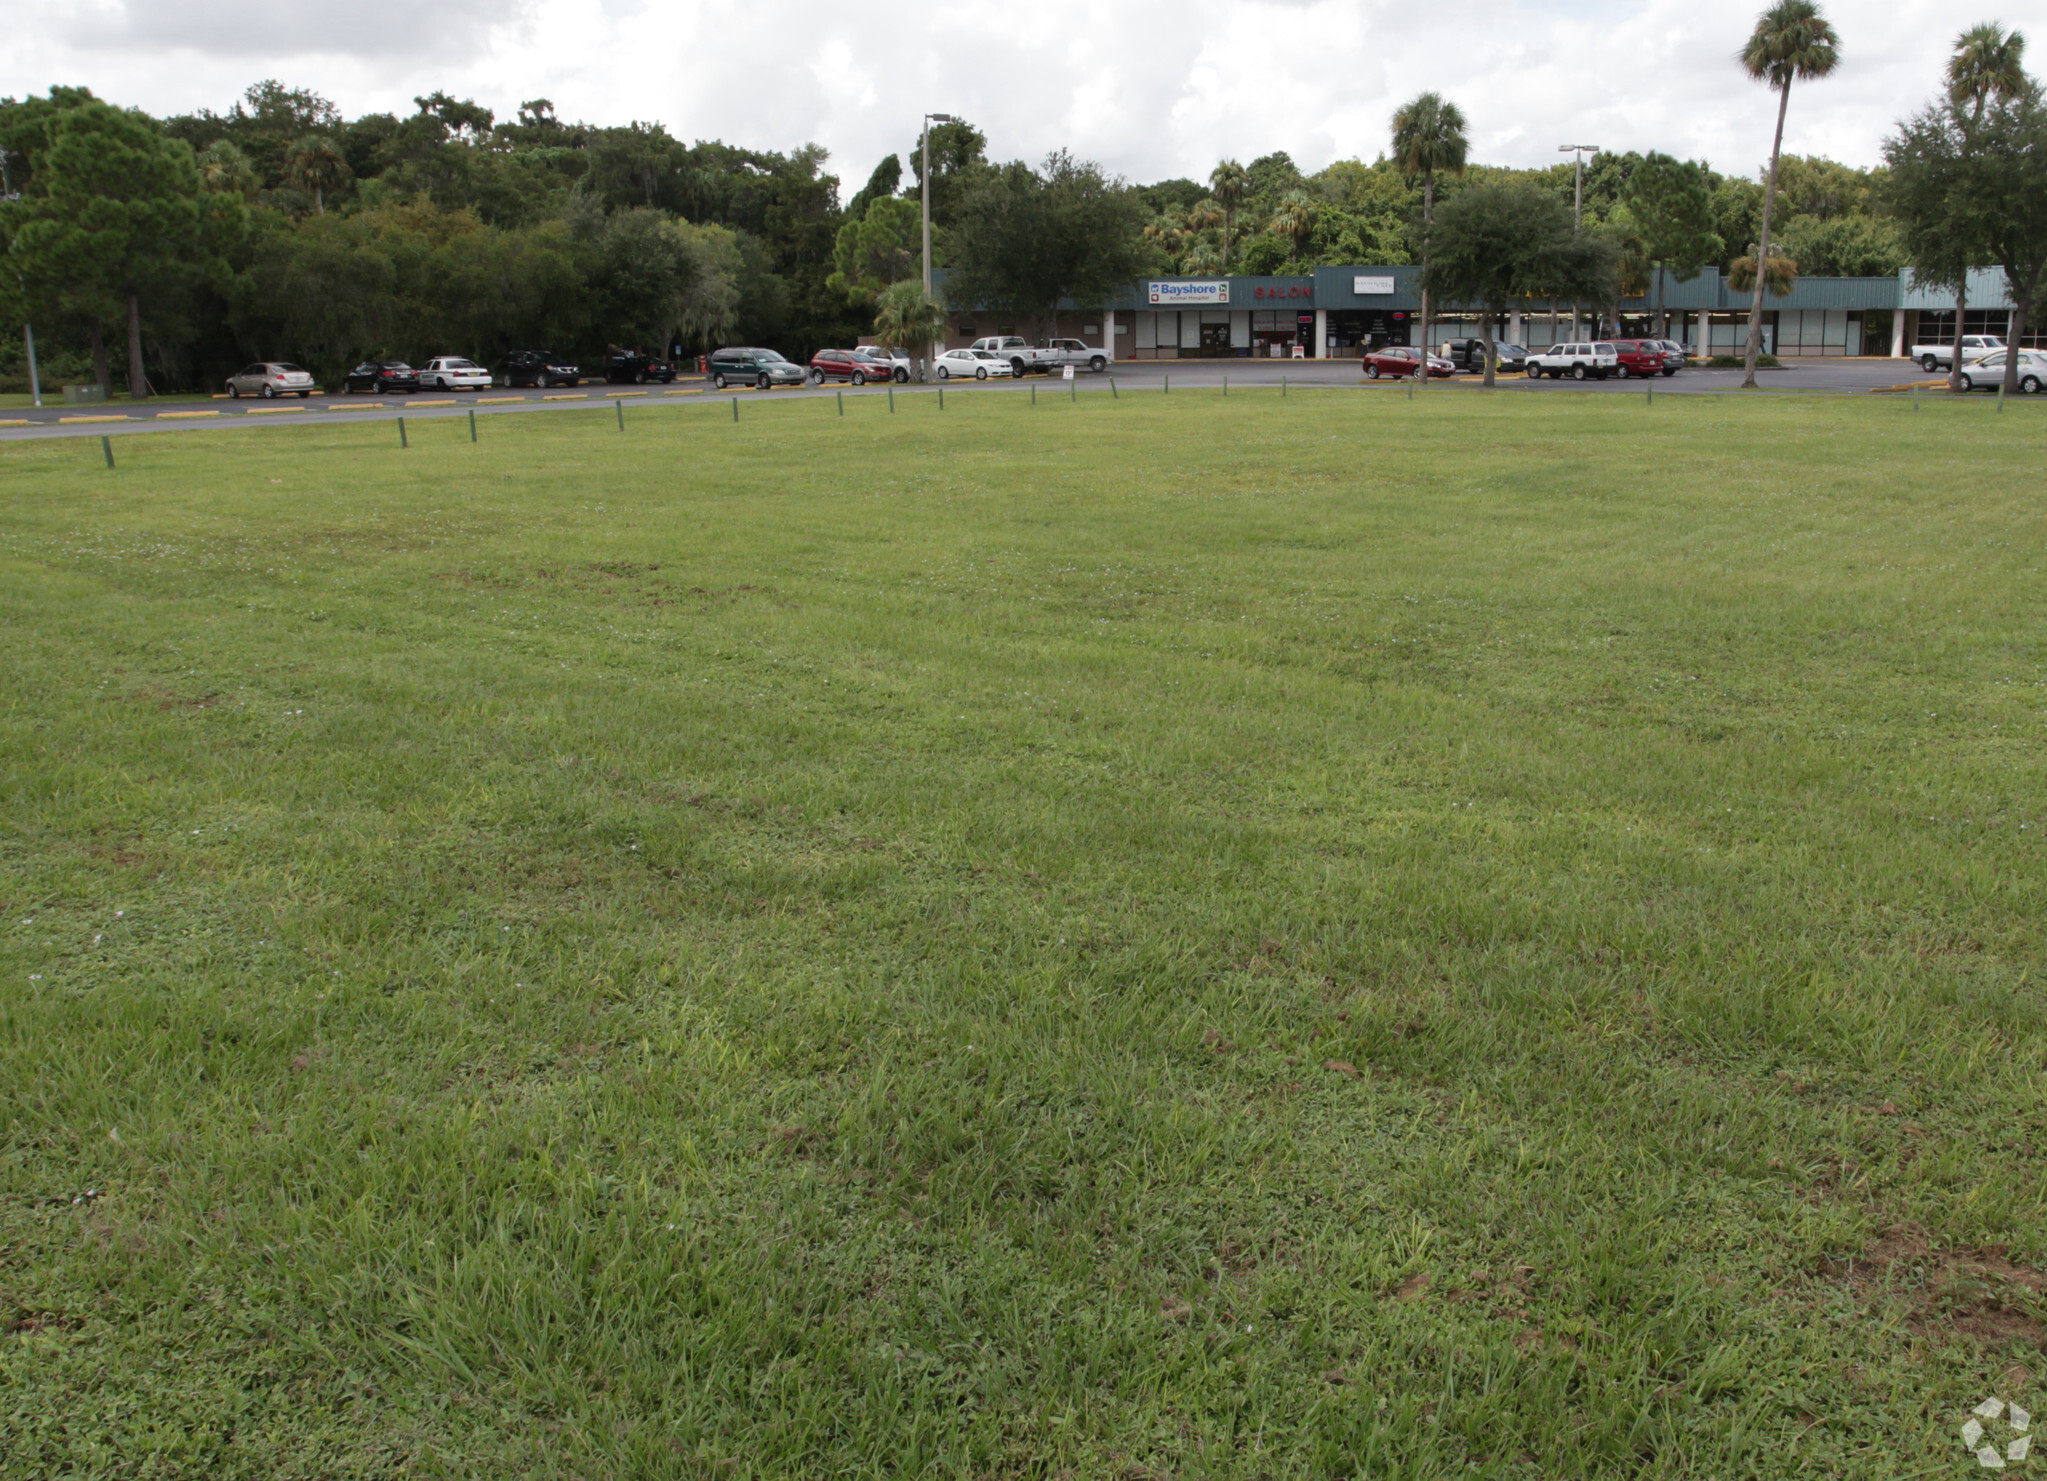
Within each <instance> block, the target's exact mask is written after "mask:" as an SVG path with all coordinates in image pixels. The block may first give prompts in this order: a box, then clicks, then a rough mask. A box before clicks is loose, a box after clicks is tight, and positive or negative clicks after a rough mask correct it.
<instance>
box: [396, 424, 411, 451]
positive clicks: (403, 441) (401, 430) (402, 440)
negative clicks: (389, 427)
mask: <svg viewBox="0 0 2047 1481" xmlns="http://www.w3.org/2000/svg"><path fill="white" fill-rule="evenodd" d="M398 445H399V446H400V447H411V446H412V443H411V442H410V441H409V440H407V438H406V436H405V418H404V417H400V418H398Z"/></svg>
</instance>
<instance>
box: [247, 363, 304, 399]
mask: <svg viewBox="0 0 2047 1481" xmlns="http://www.w3.org/2000/svg"><path fill="white" fill-rule="evenodd" d="M319 389H320V388H319V386H318V385H317V384H315V382H314V380H313V373H312V372H311V371H310V370H307V369H306V368H305V367H304V366H303V365H293V364H292V363H291V362H290V361H287V360H263V361H259V362H257V363H256V364H254V365H245V366H243V367H242V368H241V369H240V370H238V371H236V372H235V373H234V374H233V375H231V376H229V377H228V378H227V393H228V395H230V396H232V397H234V398H235V399H236V400H237V401H239V400H241V398H242V397H244V396H262V397H266V398H269V397H276V396H310V395H312V394H313V392H315V391H317V390H319Z"/></svg>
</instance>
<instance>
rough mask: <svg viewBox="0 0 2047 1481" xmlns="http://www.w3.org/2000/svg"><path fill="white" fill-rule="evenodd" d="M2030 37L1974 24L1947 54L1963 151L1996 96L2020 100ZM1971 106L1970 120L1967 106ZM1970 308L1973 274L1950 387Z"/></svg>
mask: <svg viewBox="0 0 2047 1481" xmlns="http://www.w3.org/2000/svg"><path fill="white" fill-rule="evenodd" d="M2025 55H2026V38H2025V37H2024V36H2023V35H2021V34H2020V33H2019V32H2017V31H2012V32H2010V33H2007V32H2006V31H2005V29H2004V28H2003V27H2002V26H2000V25H1998V24H1997V23H1996V22H1994V21H1986V22H1985V23H1984V24H1982V25H1980V26H1971V27H1970V28H1969V29H1968V30H1966V31H1964V32H1962V34H1961V35H1959V36H1957V37H1956V38H1955V51H1954V55H1953V56H1951V57H1949V58H1948V64H1947V95H1948V106H1949V107H1951V108H1952V109H1953V110H1954V115H1955V123H1956V124H1957V125H1958V126H1959V127H1960V129H1961V133H1962V153H1963V154H1965V155H1966V154H1967V153H1968V152H1969V144H1970V141H1971V140H1972V139H1973V138H1974V137H1975V133H1976V129H1977V126H1978V125H1980V124H1981V123H1982V122H1983V110H1984V109H1985V108H1986V107H1988V106H1989V104H1990V101H1991V99H1993V98H1997V99H2010V98H2016V97H2017V96H2019V94H2021V93H2023V92H2024V91H2025V90H2026V68H2025ZM1965 108H1966V109H1967V110H1968V119H1967V121H1966V122H1965V121H1964V120H1963V117H1962V110H1963V109H1965ZM1968 307H1969V274H1968V272H1967V271H1966V270H1964V271H1963V272H1962V273H1961V274H1960V275H1959V276H1958V277H1957V278H1956V279H1955V358H1954V363H1953V364H1951V365H1950V366H1949V367H1948V389H1949V390H1951V391H1959V390H1961V388H1962V318H1963V315H1964V314H1965V313H1966V312H1967V311H1968Z"/></svg>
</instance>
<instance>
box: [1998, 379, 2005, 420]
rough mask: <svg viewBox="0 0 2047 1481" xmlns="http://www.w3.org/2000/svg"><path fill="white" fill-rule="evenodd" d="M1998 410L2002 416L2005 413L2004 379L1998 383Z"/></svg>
mask: <svg viewBox="0 0 2047 1481" xmlns="http://www.w3.org/2000/svg"><path fill="white" fill-rule="evenodd" d="M1997 410H1998V414H1999V415H2000V416H2001V415H2003V413H2004V382H2003V381H1999V382H1998V383H1997Z"/></svg>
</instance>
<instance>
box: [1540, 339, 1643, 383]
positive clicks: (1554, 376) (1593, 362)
mask: <svg viewBox="0 0 2047 1481" xmlns="http://www.w3.org/2000/svg"><path fill="white" fill-rule="evenodd" d="M1620 368H1621V360H1620V355H1619V353H1618V352H1617V351H1616V350H1615V349H1614V347H1613V341H1612V340H1610V339H1601V340H1593V341H1590V342H1588V341H1585V340H1579V341H1578V342H1577V343H1576V344H1562V345H1551V346H1550V347H1549V348H1548V349H1546V350H1544V351H1543V352H1542V353H1541V354H1540V355H1530V356H1529V357H1528V378H1529V379H1530V380H1540V379H1541V378H1542V377H1544V376H1548V377H1549V378H1550V379H1551V380H1560V379H1562V378H1563V377H1564V376H1567V375H1568V376H1569V377H1570V378H1571V379H1572V380H1574V381H1582V380H1588V379H1590V380H1602V381H1603V380H1605V379H1606V378H1607V377H1608V376H1610V375H1618V374H1620Z"/></svg>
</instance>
